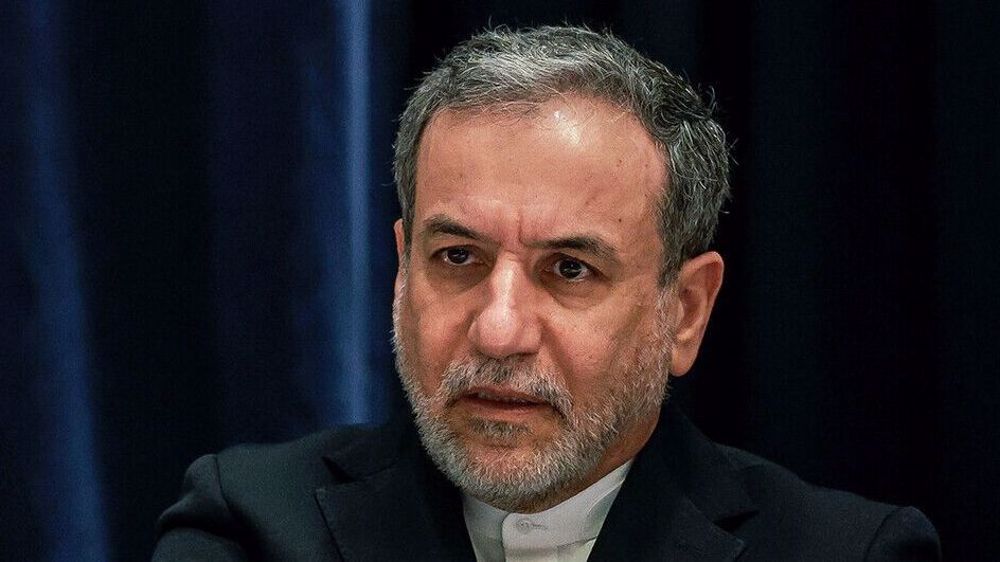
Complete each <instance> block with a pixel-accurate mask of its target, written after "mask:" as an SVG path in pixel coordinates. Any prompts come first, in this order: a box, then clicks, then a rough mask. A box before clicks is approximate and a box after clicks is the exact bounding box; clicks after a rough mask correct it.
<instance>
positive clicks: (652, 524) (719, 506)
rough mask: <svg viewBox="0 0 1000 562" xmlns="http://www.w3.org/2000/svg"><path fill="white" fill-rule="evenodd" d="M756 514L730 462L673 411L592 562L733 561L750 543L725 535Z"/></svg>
mask: <svg viewBox="0 0 1000 562" xmlns="http://www.w3.org/2000/svg"><path fill="white" fill-rule="evenodd" d="M755 511H756V507H755V506H754V503H753V501H752V500H751V499H750V497H749V496H748V495H747V493H746V490H745V489H744V488H743V484H742V483H741V482H740V481H739V480H738V479H737V477H736V474H735V469H734V467H733V466H732V464H731V463H730V462H729V460H728V459H727V457H726V456H725V455H724V454H723V453H722V452H720V451H719V449H718V447H717V446H716V445H715V444H714V443H712V442H711V441H709V440H708V438H706V437H705V436H704V435H702V434H701V432H700V431H698V430H697V429H696V428H695V427H694V425H693V424H691V422H690V421H688V419H687V418H686V417H685V416H684V415H683V414H681V413H680V411H679V410H678V409H677V408H676V407H675V406H673V405H672V404H668V405H667V406H665V407H664V409H663V412H662V413H661V415H660V420H659V423H658V424H657V427H656V430H655V431H654V432H653V435H652V436H650V439H649V441H648V442H647V443H646V446H645V447H644V448H643V449H642V451H640V452H639V454H638V455H637V456H636V459H635V463H634V464H633V465H632V469H631V470H630V471H629V475H628V478H626V479H625V484H624V485H623V486H622V489H621V491H620V492H619V494H618V498H617V499H616V500H615V503H614V505H613V506H611V511H610V512H609V513H608V517H607V519H605V521H604V527H603V528H602V529H601V534H600V535H599V536H598V537H597V543H596V544H595V545H594V550H593V551H592V552H591V555H590V558H589V560H705V561H708V560H712V561H724V560H733V559H735V558H736V557H737V556H739V554H740V552H742V551H743V548H744V544H743V541H742V540H740V539H739V538H737V537H736V536H734V535H732V534H730V533H729V532H728V531H726V528H729V524H731V523H735V522H737V521H739V520H740V518H742V517H744V516H746V515H749V514H751V513H753V512H755Z"/></svg>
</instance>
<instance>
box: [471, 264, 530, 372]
mask: <svg viewBox="0 0 1000 562" xmlns="http://www.w3.org/2000/svg"><path fill="white" fill-rule="evenodd" d="M484 283H485V285H486V286H485V287H484V288H485V291H486V300H485V302H483V305H482V308H481V309H480V310H479V311H478V313H477V314H476V316H475V318H473V320H472V324H471V325H470V326H469V339H470V341H471V342H472V344H473V345H474V346H475V347H476V349H477V350H478V351H480V352H481V353H482V354H483V355H486V356H488V357H492V358H494V359H504V358H507V357H511V356H516V355H529V354H533V353H536V352H537V351H538V346H539V344H540V343H541V328H540V326H539V325H538V321H537V320H538V317H537V314H536V311H535V303H534V300H535V299H534V291H535V288H534V286H533V283H532V282H531V279H530V278H529V277H528V276H527V275H526V274H525V272H524V270H523V268H522V267H521V264H520V263H518V262H516V261H514V260H503V259H498V260H497V261H496V262H495V264H494V266H493V270H492V271H491V272H490V275H489V277H487V278H486V279H485V280H484Z"/></svg>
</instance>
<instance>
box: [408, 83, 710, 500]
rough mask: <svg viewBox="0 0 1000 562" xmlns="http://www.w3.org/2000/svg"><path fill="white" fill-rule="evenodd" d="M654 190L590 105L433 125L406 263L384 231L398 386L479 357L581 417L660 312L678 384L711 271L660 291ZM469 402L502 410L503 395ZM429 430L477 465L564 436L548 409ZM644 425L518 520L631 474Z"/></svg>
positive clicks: (689, 358) (452, 410)
mask: <svg viewBox="0 0 1000 562" xmlns="http://www.w3.org/2000/svg"><path fill="white" fill-rule="evenodd" d="M665 181H666V164H665V162H664V157H663V155H662V153H661V152H660V150H658V149H657V148H656V146H655V144H654V143H653V141H652V139H651V138H650V137H649V135H648V134H647V133H646V131H645V130H644V129H643V127H642V126H641V124H640V123H639V122H638V121H637V120H636V119H635V118H634V117H633V116H632V115H631V114H629V113H627V112H623V111H621V110H620V109H617V108H615V107H612V106H610V105H608V104H606V103H604V102H602V101H599V100H594V99H590V98H585V97H580V96H574V95H564V96H559V97H555V98H553V99H551V100H549V101H547V102H544V103H542V104H539V105H538V106H536V107H535V108H534V109H533V111H531V112H530V113H529V114H525V113H521V114H517V115H512V114H509V113H500V112H489V111H486V112H475V113H472V112H455V111H443V112H440V113H438V114H436V115H435V116H434V117H433V118H432V119H431V121H430V123H429V124H428V126H427V127H426V129H425V131H424V134H423V136H422V139H421V144H420V151H419V154H418V159H417V177H416V186H417V187H416V193H417V196H416V205H415V209H414V223H413V226H412V240H411V246H410V248H409V252H406V248H405V240H404V233H403V225H402V223H401V222H400V221H397V223H396V225H395V234H396V246H397V251H398V253H399V258H400V270H399V273H398V275H397V278H396V293H397V298H398V299H399V322H400V325H399V333H398V337H400V338H401V339H402V340H404V343H405V345H406V346H407V349H409V350H412V352H411V353H412V359H411V361H412V365H411V370H412V375H411V376H413V377H415V378H416V379H417V382H418V384H419V386H420V388H421V389H422V391H423V392H424V393H427V394H433V393H434V391H435V390H436V389H437V388H438V385H439V383H440V380H441V375H442V373H443V372H444V371H445V369H446V368H447V366H448V365H449V363H451V362H452V361H456V360H462V359H465V358H469V357H473V356H477V355H481V356H485V357H490V358H495V359H507V360H518V361H523V362H527V363H531V364H533V365H535V366H539V367H542V368H546V369H549V370H551V371H552V372H554V373H556V374H557V375H558V376H559V377H560V379H561V381H562V382H563V383H564V384H565V385H566V388H567V389H568V390H569V392H570V394H571V396H572V400H573V407H574V408H578V409H582V410H583V411H586V410H587V408H588V405H592V404H595V402H596V400H597V399H598V398H599V397H601V396H604V395H606V393H607V390H608V389H609V388H610V387H611V385H614V384H617V383H619V382H620V381H621V377H622V376H624V375H623V369H622V366H623V365H627V364H633V365H634V364H635V363H636V361H637V360H638V358H639V357H641V356H642V354H643V353H648V350H644V347H645V346H648V344H649V342H656V341H663V334H661V333H660V332H657V330H661V331H662V329H663V328H662V322H661V323H659V324H658V323H657V315H656V306H657V303H658V302H659V301H660V300H661V299H663V305H664V307H665V311H666V318H667V324H668V326H669V328H668V329H669V330H670V331H671V334H670V335H672V339H673V346H672V348H671V351H670V353H669V358H668V359H669V369H670V373H671V374H673V375H674V376H682V375H684V374H685V373H687V372H688V370H689V369H690V367H691V365H692V363H693V362H694V360H695V357H696V356H697V353H698V348H699V346H700V344H701V341H702V337H703V335H704V331H705V327H706V325H707V322H708V318H709V315H710V314H711V310H712V306H713V304H714V301H715V297H716V295H717V293H718V290H719V287H720V285H721V281H722V273H723V262H722V258H721V257H720V256H719V255H718V254H716V253H714V252H708V253H705V254H702V255H700V256H697V257H695V258H692V259H690V260H688V261H687V262H686V263H685V264H684V266H683V267H682V269H681V271H680V272H679V275H678V276H677V280H676V281H675V282H674V283H673V284H671V285H670V286H668V287H663V286H661V285H660V283H659V273H660V267H661V264H662V263H663V245H662V243H661V241H660V234H659V232H658V230H657V222H656V204H657V201H658V198H659V197H660V194H661V190H662V189H663V185H664V182H665ZM404 281H405V285H406V286H405V288H404ZM662 376H666V370H664V371H663V372H662ZM482 390H486V391H488V392H492V393H497V394H499V395H501V396H506V395H504V392H505V389H504V388H502V387H498V388H493V387H491V388H486V389H482ZM507 397H511V396H507ZM515 397H516V396H515ZM529 398H530V397H529ZM435 414H436V415H439V416H443V417H444V418H445V419H446V420H447V422H448V424H449V425H450V426H451V427H452V429H454V430H455V431H456V432H457V433H458V434H459V435H460V436H461V438H462V440H463V442H464V443H465V445H466V448H467V450H468V451H469V452H470V454H472V455H474V456H475V457H476V459H477V460H478V461H480V462H484V463H489V462H496V463H502V462H510V459H517V458H518V457H519V455H523V454H524V453H526V452H528V451H530V450H531V449H533V448H535V447H539V446H540V445H541V444H544V443H547V442H549V441H551V440H552V439H553V438H554V437H555V436H557V435H558V434H559V432H560V431H563V430H564V426H563V424H562V423H561V420H560V414H559V413H558V412H557V411H556V410H555V409H554V408H552V407H551V406H549V405H547V404H530V405H523V406H512V405H511V404H504V403H501V402H497V401H493V400H482V399H477V398H475V397H473V396H466V397H463V398H460V399H459V400H457V401H456V402H454V403H453V404H450V405H448V406H446V407H445V408H444V411H441V412H435ZM658 416H659V411H654V412H650V413H648V414H647V415H645V416H642V417H641V419H639V420H638V421H636V422H635V423H633V424H632V425H631V426H630V427H627V428H622V431H621V433H620V435H619V438H618V439H617V440H616V441H615V442H614V443H613V444H612V445H611V446H610V447H609V448H608V449H607V450H606V451H605V452H604V454H603V456H602V457H601V460H600V462H599V463H598V464H597V466H596V468H595V469H594V470H593V471H591V472H590V473H589V474H588V475H587V477H586V478H584V479H583V480H582V481H580V482H578V483H576V485H573V486H570V487H569V488H567V489H565V490H561V491H560V492H559V493H558V494H556V495H555V496H553V497H550V498H547V500H546V501H545V502H543V503H542V504H539V505H534V506H530V507H531V510H532V511H540V510H543V509H547V508H549V507H551V506H553V505H556V504H558V503H560V502H561V501H563V500H565V499H566V498H568V497H571V496H572V495H574V494H576V493H577V492H579V491H580V490H582V489H584V488H586V487H587V486H589V485H590V484H592V483H594V482H596V481H597V480H598V479H600V478H601V477H602V476H604V475H606V474H607V473H608V472H610V471H612V470H614V469H615V468H617V467H618V466H621V465H622V464H623V463H624V462H626V461H628V460H629V459H631V458H632V457H633V456H635V454H636V453H637V452H638V451H639V450H640V449H641V448H642V447H643V445H644V444H645V443H646V441H647V440H648V438H649V435H650V434H651V433H652V431H653V429H654V428H655V426H656V423H657V420H658ZM476 419H479V420H487V421H498V422H506V423H511V424H516V425H519V426H523V427H526V428H528V429H529V431H527V432H525V433H523V434H519V435H516V436H513V437H508V438H503V439H501V438H499V437H496V436H489V435H484V434H483V433H481V432H478V431H476V430H475V429H474V427H473V426H472V425H471V424H470V421H473V420H476Z"/></svg>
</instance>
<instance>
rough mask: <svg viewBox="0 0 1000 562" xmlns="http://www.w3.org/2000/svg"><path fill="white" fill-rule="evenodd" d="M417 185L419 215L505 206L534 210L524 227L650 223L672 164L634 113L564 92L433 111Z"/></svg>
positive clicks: (487, 211) (517, 211)
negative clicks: (541, 98) (531, 100)
mask: <svg viewBox="0 0 1000 562" xmlns="http://www.w3.org/2000/svg"><path fill="white" fill-rule="evenodd" d="M416 187H417V189H416V201H415V203H416V209H415V210H416V215H417V217H419V216H429V215H431V214H434V213H439V212H453V211H455V210H463V211H468V212H472V213H474V214H481V215H488V214H491V213H494V212H496V213H500V211H501V210H504V211H507V212H508V214H510V213H513V214H516V215H518V216H521V217H523V218H532V217H533V218H534V219H536V220H533V221H526V222H525V224H528V223H529V222H530V223H531V224H535V225H537V229H545V228H549V227H556V226H560V225H562V223H568V222H571V221H576V222H579V223H586V222H591V223H594V224H599V223H608V222H612V223H614V224H617V225H621V227H626V226H628V225H631V226H633V227H635V226H638V225H637V222H639V221H647V222H648V221H650V220H653V219H652V215H653V214H654V209H655V207H656V206H657V204H658V202H659V201H660V199H661V196H662V193H663V189H664V188H665V187H666V166H665V164H664V158H663V156H662V153H661V151H660V150H659V149H658V147H657V146H656V145H655V143H654V142H653V140H652V138H651V137H650V136H649V134H648V133H647V132H646V130H645V128H644V127H643V126H642V125H641V123H640V122H639V121H638V119H636V118H635V116H634V115H632V114H631V113H630V112H629V111H626V110H623V109H621V108H619V107H616V106H613V105H611V104H607V103H604V102H602V101H599V100H594V99H591V98H581V97H576V96H557V97H553V98H551V99H549V100H546V101H545V102H542V103H526V102H519V103H517V104H516V105H503V106H497V107H491V108H477V109H459V110H454V109H451V110H445V111H441V112H439V113H437V114H435V116H434V117H433V118H432V120H431V122H430V123H429V124H428V126H427V127H426V129H425V131H424V135H423V138H422V141H421V143H420V149H419V154H418V158H417V177H416ZM475 209H480V211H479V212H475ZM463 214H465V213H463ZM418 221H419V218H418ZM563 226H567V225H563ZM532 230H535V229H532Z"/></svg>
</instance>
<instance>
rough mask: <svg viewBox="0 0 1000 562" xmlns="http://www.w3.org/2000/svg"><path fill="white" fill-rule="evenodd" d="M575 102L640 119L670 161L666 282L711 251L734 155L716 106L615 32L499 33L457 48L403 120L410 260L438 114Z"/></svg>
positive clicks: (399, 156) (401, 177) (401, 161)
mask: <svg viewBox="0 0 1000 562" xmlns="http://www.w3.org/2000/svg"><path fill="white" fill-rule="evenodd" d="M565 94H577V95H581V96H587V97H592V98H595V99H598V100H601V101H604V102H606V103H609V104H611V105H613V106H616V107H620V108H622V109H623V110H625V111H628V112H629V113H631V114H632V115H634V116H635V117H636V118H637V119H638V120H639V122H640V123H642V125H643V127H645V129H646V131H647V132H648V133H649V135H650V137H652V139H653V141H654V143H655V144H656V146H657V148H659V149H660V150H661V151H662V153H663V155H664V156H665V162H666V166H667V170H666V172H667V180H666V185H664V186H663V195H662V197H661V198H660V201H659V204H658V211H659V220H658V228H659V232H660V236H661V238H662V241H663V252H664V263H663V265H662V273H661V282H662V283H664V284H667V283H669V282H671V281H672V280H673V279H674V278H675V276H676V274H677V272H678V271H679V270H680V267H681V265H682V264H683V263H684V261H685V260H687V259H689V258H691V257H693V256H695V255H697V254H700V253H702V252H704V251H705V250H707V249H708V246H709V244H710V243H711V242H712V238H713V236H714V235H715V229H716V225H717V224H718V217H719V210H720V208H721V206H722V204H723V202H724V201H725V200H726V199H727V197H728V196H729V147H728V145H727V144H726V137H725V132H724V131H723V130H722V127H721V126H720V125H719V124H718V123H717V122H716V121H715V120H714V119H713V118H712V114H713V110H714V106H713V104H712V103H706V102H705V101H703V100H702V98H701V96H700V95H699V94H698V92H697V91H695V89H694V88H693V87H692V86H691V84H689V83H688V82H687V81H686V80H684V79H683V78H681V77H680V76H678V75H677V74H674V73H673V72H671V71H670V70H668V69H667V68H666V67H665V66H663V65H662V64H660V63H658V62H656V61H653V60H650V59H649V58H647V57H644V56H643V55H641V54H639V52H637V51H636V50H635V49H633V48H632V47H630V46H629V45H627V44H625V43H624V42H623V41H621V40H620V39H618V38H616V37H614V36H613V35H611V34H610V33H608V32H604V33H598V32H595V31H591V30H589V29H586V28H581V27H538V28H528V29H520V30H511V29H508V28H504V27H502V28H497V29H492V30H488V31H484V32H482V33H479V34H478V35H475V36H474V37H472V38H471V39H469V40H467V41H465V42H463V43H461V44H459V45H458V46H457V47H455V48H454V49H452V51H451V52H449V53H448V54H447V56H445V58H444V59H443V60H441V61H440V63H439V64H438V65H437V66H436V67H435V68H434V69H433V70H432V71H431V72H430V73H428V74H427V75H426V76H425V77H424V79H423V80H422V81H421V82H420V84H419V86H418V87H417V88H416V90H415V91H414V92H413V94H412V95H411V96H410V99H409V101H408V102H407V104H406V109H405V110H404V111H403V114H402V116H401V117H400V123H399V131H398V132H397V135H396V145H395V159H394V162H393V170H394V173H395V180H396V189H397V192H398V195H399V204H400V207H401V209H402V214H403V232H404V238H405V246H406V248H407V252H408V251H409V250H408V249H409V245H410V239H411V236H412V229H413V215H414V204H415V202H416V176H417V154H418V151H419V145H420V138H421V135H422V134H423V130H424V128H425V127H426V126H427V123H428V122H429V121H430V120H431V118H432V117H433V116H434V115H435V114H437V113H438V112H440V111H443V110H448V109H453V110H477V109H481V110H483V111H492V110H499V111H502V110H503V108H504V106H513V105H522V104H524V103H542V102H545V101H547V100H549V99H551V98H553V97H554V96H558V95H565Z"/></svg>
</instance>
